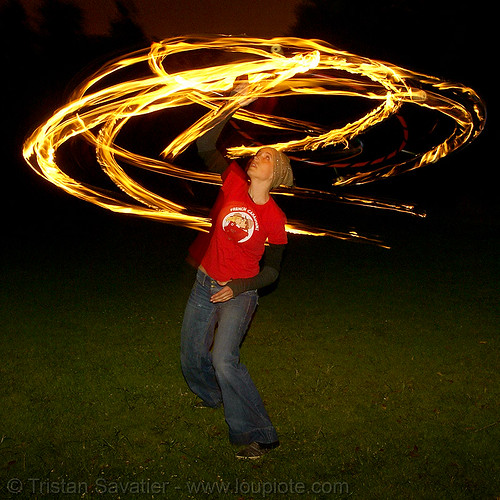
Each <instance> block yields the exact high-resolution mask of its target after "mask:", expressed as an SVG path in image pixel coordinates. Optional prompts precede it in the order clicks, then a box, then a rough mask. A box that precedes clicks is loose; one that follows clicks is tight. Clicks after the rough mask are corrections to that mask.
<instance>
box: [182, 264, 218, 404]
mask: <svg viewBox="0 0 500 500" xmlns="http://www.w3.org/2000/svg"><path fill="white" fill-rule="evenodd" d="M207 278H208V276H206V275H205V274H204V273H201V272H200V271H199V272H198V274H197V276H196V281H195V283H194V285H193V288H192V289H191V294H190V296H189V300H188V303H187V305H186V310H185V312H184V319H183V322H182V330H181V366H182V373H183V375H184V378H185V379H186V382H187V384H188V386H189V388H190V389H191V390H192V391H193V392H194V393H195V394H196V395H197V396H199V397H200V398H201V399H202V400H203V401H205V403H207V404H208V405H209V406H213V407H218V406H220V405H221V402H222V394H221V390H220V388H219V384H218V383H217V380H216V378H215V371H214V367H213V365H212V353H211V351H210V348H211V346H212V343H213V338H214V330H215V324H216V306H215V305H214V304H212V303H211V302H210V295H211V286H210V279H209V278H208V279H207Z"/></svg>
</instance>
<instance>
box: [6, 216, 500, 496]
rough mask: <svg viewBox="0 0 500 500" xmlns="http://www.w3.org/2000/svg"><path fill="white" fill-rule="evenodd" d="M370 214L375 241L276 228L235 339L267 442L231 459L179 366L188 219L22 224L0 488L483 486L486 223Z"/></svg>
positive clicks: (442, 490)
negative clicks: (260, 404) (261, 407)
mask: <svg viewBox="0 0 500 500" xmlns="http://www.w3.org/2000/svg"><path fill="white" fill-rule="evenodd" d="M96 221H98V222H96ZM35 227H37V228H36V229H35ZM384 229H385V234H386V236H387V237H388V240H389V242H390V243H391V245H392V248H391V249H390V250H387V249H383V248H379V247H376V246H371V245H361V244H353V243H346V242H342V241H339V240H334V239H326V238H307V237H297V236H291V237H290V243H289V248H288V250H287V254H286V257H285V262H284V264H283V270H282V274H281V277H280V281H279V284H278V286H277V287H276V288H275V289H274V290H273V291H272V292H271V293H266V294H263V296H262V297H261V298H260V305H259V308H258V311H257V313H256V315H255V318H254V320H253V322H252V325H251V328H250V331H249V334H248V335H247V338H246V340H245V342H244V344H243V348H242V357H243V361H244V362H245V363H246V364H247V366H248V367H249V370H250V372H251V374H252V376H253V378H254V380H255V382H256V384H257V386H258V387H259V389H260V391H261V394H262V396H263V398H264V400H265V403H266V407H267V409H268V411H269V413H270V415H271V418H272V420H273V423H274V424H275V426H276V428H277V430H278V432H279V434H280V440H281V446H280V448H278V449H276V450H274V451H273V452H272V453H270V454H269V455H267V456H265V457H264V458H263V459H261V460H259V461H257V462H254V461H252V462H246V461H238V460H236V459H235V458H234V453H235V449H234V448H233V447H232V446H231V445H230V444H229V442H228V440H227V428H226V424H225V422H224V416H223V413H222V411H221V410H208V409H205V410H203V409H202V410H200V409H195V408H193V403H194V402H195V401H196V399H195V397H194V396H193V395H192V394H191V393H190V392H189V391H188V389H187V387H186V385H185V383H184V380H183V378H182V374H181V372H180V366H179V360H178V351H179V331H180V324H181V321H182V313H183V309H184V304H185V301H186V299H187V296H188V294H189V290H190V287H191V284H192V280H193V277H194V271H193V270H192V269H190V268H189V267H188V266H187V265H186V264H185V263H184V260H183V259H184V256H185V253H186V250H187V247H188V245H189V242H190V240H191V239H192V238H193V237H194V233H193V232H191V231H189V230H186V229H182V228H176V227H172V226H166V225H161V224H158V223H152V222H145V221H140V220H133V219H127V218H123V217H120V216H116V215H112V214H103V213H102V212H101V211H99V210H98V209H89V210H87V211H86V210H83V211H82V215H81V217H80V218H78V217H76V218H73V219H70V218H64V217H60V218H57V217H56V218H55V219H54V221H53V223H50V224H49V223H47V222H45V223H43V224H42V225H41V226H36V225H35V224H32V223H27V224H26V226H22V227H20V228H19V229H18V230H17V231H16V234H15V237H13V238H12V239H11V240H10V241H9V242H8V243H6V244H5V245H4V248H3V257H2V282H3V283H2V288H1V291H0V305H1V317H0V335H1V336H0V359H1V360H2V361H1V365H0V374H1V381H2V391H1V394H0V398H1V400H0V497H1V498H23V497H26V498H27V497H31V498H33V497H37V498H43V497H46V498H57V497H59V498H71V497H74V498H82V497H83V498H87V497H89V496H94V495H95V496H96V497H99V496H104V497H105V498H175V499H177V498H178V499H183V498H235V499H251V498H254V499H257V498H318V499H320V498H337V497H338V498H348V497H352V498H360V499H367V498H368V499H372V498H373V499H378V498H381V499H383V498H405V499H407V498H408V499H412V498H415V499H420V498H424V499H426V498H429V499H438V498H453V499H460V498H484V499H495V498H498V497H500V471H499V456H500V446H499V442H500V412H499V384H498V382H499V374H498V367H499V365H500V363H499V361H500V360H499V352H500V351H499V345H498V341H499V339H498V333H499V329H498V324H499V315H498V313H499V308H498V279H499V275H500V273H499V266H498V264H499V261H498V231H496V229H495V228H492V227H491V226H489V225H471V224H468V223H465V222H464V223H463V224H458V223H457V224H453V225H450V224H446V223H444V222H442V221H441V222H436V221H434V222H433V221H432V220H425V219H424V220H421V219H419V220H415V219H408V220H406V219H405V221H404V222H401V221H400V220H399V219H398V222H397V224H395V225H394V226H392V225H391V224H390V220H389V221H387V220H386V221H384Z"/></svg>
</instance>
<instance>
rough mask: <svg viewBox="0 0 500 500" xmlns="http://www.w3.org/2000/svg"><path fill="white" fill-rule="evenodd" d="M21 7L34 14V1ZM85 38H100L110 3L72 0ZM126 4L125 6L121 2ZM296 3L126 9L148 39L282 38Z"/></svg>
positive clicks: (188, 0)
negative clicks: (210, 36)
mask: <svg viewBox="0 0 500 500" xmlns="http://www.w3.org/2000/svg"><path fill="white" fill-rule="evenodd" d="M21 3H22V4H23V5H24V6H25V7H26V8H27V9H28V10H29V11H30V13H32V14H34V13H35V11H36V6H37V5H39V4H40V2H39V1H38V0H22V1H21ZM72 3H74V4H75V5H78V6H80V7H81V8H82V9H83V12H84V14H85V27H86V31H87V32H88V33H89V34H104V33H106V31H107V28H108V27H109V21H110V20H112V19H113V18H114V17H116V15H117V11H116V6H115V2H114V0H74V1H73V2H72ZM125 3H126V2H125ZM298 3H300V0H252V1H248V0H141V1H137V2H135V3H134V4H133V5H132V4H131V5H130V9H131V11H132V12H134V10H135V16H134V20H135V21H136V22H137V23H138V24H139V25H140V26H141V27H142V28H143V30H144V31H145V33H146V35H148V36H149V37H152V38H167V37H171V36H177V35H186V34H195V33H196V34H202V33H206V34H208V33H210V34H219V33H220V34H227V35H240V34H244V33H245V34H246V35H248V36H257V37H264V38H267V37H273V36H283V35H285V34H286V33H287V30H288V28H289V27H290V26H291V24H293V22H294V20H295V6H296V5H297V4H298Z"/></svg>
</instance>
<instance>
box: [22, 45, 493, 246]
mask: <svg viewBox="0 0 500 500" xmlns="http://www.w3.org/2000/svg"><path fill="white" fill-rule="evenodd" d="M276 47H278V48H279V50H276ZM206 53H210V54H217V55H218V56H217V57H216V58H215V59H216V60H215V61H214V57H213V56H212V60H210V61H209V64H207V61H206V60H204V59H203V56H204V55H205V54H206ZM131 74H133V75H134V76H133V77H132V78H130V75H131ZM243 80H244V83H242V81H243ZM311 96H322V98H323V99H327V100H334V99H336V98H343V99H345V98H348V99H351V98H352V99H357V100H359V101H362V102H363V103H368V104H369V106H368V105H367V104H364V108H363V109H364V111H363V113H361V114H360V116H357V117H355V119H352V121H349V120H347V119H346V120H345V122H344V123H341V124H340V125H339V126H336V127H331V126H329V125H323V124H318V123H315V122H314V121H308V120H303V119H302V118H300V117H299V118H294V117H292V116H290V115H288V116H279V115H278V114H272V113H269V112H262V111H259V110H258V109H257V110H256V109H254V107H253V106H252V105H250V106H248V104H249V103H252V102H255V101H256V100H258V102H276V100H277V99H278V100H286V99H287V98H301V99H307V98H310V97H311ZM404 106H406V107H408V106H409V107H417V108H418V109H423V110H430V111H431V112H433V113H435V114H437V115H438V116H440V117H443V118H444V119H446V120H447V121H448V122H449V123H450V124H452V125H448V127H447V128H446V129H445V131H444V132H442V133H441V135H440V136H439V137H438V138H437V139H435V141H434V144H431V146H430V147H428V148H427V149H426V148H416V150H415V151H412V152H409V151H407V150H404V149H403V146H401V147H399V148H396V150H395V151H394V153H392V154H390V155H385V156H384V157H383V159H382V160H376V161H368V160H366V159H364V157H363V154H364V147H363V137H364V135H365V134H369V133H370V131H371V130H373V129H374V128H376V127H377V126H380V125H381V124H383V123H384V122H386V121H387V120H389V119H390V118H391V117H395V116H400V123H403V122H404V118H403V117H401V115H400V111H401V109H402V107H404ZM192 107H196V108H197V109H200V110H204V111H202V113H201V117H200V116H198V118H197V119H196V120H195V121H194V123H192V124H189V125H188V126H187V127H186V128H185V129H184V130H182V129H179V127H178V125H177V124H176V123H170V124H169V134H168V135H169V136H171V135H172V131H174V134H173V139H172V140H171V142H170V143H169V144H167V145H163V146H162V150H161V151H158V152H157V153H156V154H155V155H152V156H147V155H144V154H139V153H136V152H133V151H129V150H127V149H125V148H124V147H123V146H121V145H120V141H119V135H120V134H121V133H123V132H124V131H126V130H127V129H130V128H131V127H132V126H133V125H132V124H131V120H132V119H134V123H135V126H137V125H136V123H137V121H136V120H137V119H145V118H146V117H147V116H148V115H149V116H158V114H163V113H168V112H169V111H172V110H175V109H177V108H185V109H189V108H192ZM365 108H368V109H367V110H366V109H365ZM231 115H232V120H233V121H234V122H235V123H236V124H237V125H238V126H239V127H240V129H245V127H250V129H251V130H256V129H259V130H264V131H266V132H267V133H268V134H267V135H266V133H265V132H262V134H261V135H263V136H265V137H266V139H265V140H264V141H259V139H258V138H257V137H255V134H254V135H252V133H249V132H246V133H242V135H241V136H240V138H241V142H240V144H241V145H238V146H233V147H229V148H228V154H229V156H231V157H232V158H239V157H244V156H248V155H253V154H255V152H256V151H257V150H258V149H259V148H260V147H262V146H264V145H265V146H271V147H274V148H276V149H279V150H282V151H284V152H286V153H288V154H289V156H290V157H291V158H292V165H294V164H300V165H305V166H306V171H307V169H315V168H317V165H319V166H320V167H321V168H324V169H325V168H326V169H327V170H328V172H335V175H333V174H332V175H331V178H330V181H329V185H328V186H325V187H324V188H321V189H318V188H317V186H315V187H313V188H311V187H308V186H307V185H305V186H304V185H302V186H301V185H300V184H299V183H298V186H297V187H294V188H291V189H284V188H280V189H278V190H277V194H281V195H288V196H292V197H297V198H317V199H321V200H331V201H335V202H341V203H351V204H358V205H362V206H370V207H375V208H382V209H389V210H398V211H402V212H407V213H413V214H418V213H417V211H416V210H415V208H414V207H412V206H411V205H406V204H397V203H391V202H387V201H381V200H376V199H371V198H363V197H359V196H354V195H346V194H343V193H341V191H340V190H339V189H338V188H340V187H343V186H348V185H355V184H361V183H367V182H372V181H374V180H377V179H381V178H385V177H389V176H393V175H396V174H399V173H402V172H405V171H408V170H412V169H415V168H419V167H421V166H422V165H425V164H428V163H430V162H435V161H437V160H438V159H439V158H442V157H443V156H445V155H447V154H449V153H450V152H452V151H454V150H457V149H459V148H460V147H462V146H464V145H466V144H467V143H469V142H470V141H472V140H473V139H474V138H475V137H477V135H478V134H479V133H480V132H481V130H482V129H483V127H484V123H485V108H484V105H483V103H482V101H481V99H480V98H479V97H478V96H477V94H476V93H475V92H474V91H473V90H472V89H470V88H467V87H465V86H463V85H461V84H456V83H450V82H444V81H441V80H439V79H437V78H434V77H430V76H426V75H421V74H417V73H414V72H411V71H409V70H406V69H403V68H400V67H397V66H394V65H392V64H389V63H383V62H380V61H374V60H370V59H367V58H364V57H360V56H357V55H354V54H350V53H347V52H343V51H339V50H336V49H334V48H332V47H330V46H328V45H326V44H324V43H322V42H319V41H312V40H301V39H296V38H275V39H272V40H264V39H253V38H234V37H220V38H200V37H198V38H188V37H184V38H175V39H169V40H164V41H162V42H160V43H153V45H152V46H151V47H150V48H149V49H144V50H142V51H138V52H135V53H132V54H129V55H127V56H124V57H122V58H119V59H117V60H114V61H111V62H109V63H108V64H106V65H104V66H103V67H102V68H101V69H100V70H99V71H98V72H97V73H96V74H95V75H93V76H92V77H91V78H89V79H88V80H87V81H85V82H83V83H82V85H80V87H79V88H77V89H76V90H75V91H74V93H73V94H72V96H71V97H70V99H69V101H68V102H67V103H66V105H65V106H63V107H61V108H60V109H59V110H57V111H56V112H55V113H54V114H53V116H52V117H51V118H50V119H48V120H47V121H46V122H45V123H44V124H42V125H40V126H39V127H38V128H37V129H36V130H35V131H34V132H33V134H32V135H31V136H30V137H29V139H28V140H27V141H26V142H25V145H24V150H23V154H24V157H25V159H26V161H27V162H28V163H29V165H30V166H31V167H32V168H33V170H35V172H37V173H38V174H39V175H41V176H42V177H44V178H45V179H47V180H48V181H50V182H52V183H53V184H55V185H56V186H58V187H59V188H61V189H63V190H64V191H66V192H67V193H69V194H71V195H73V196H76V197H78V198H81V199H83V200H85V201H88V202H91V203H94V204H96V205H99V206H101V207H103V208H106V209H108V210H112V211H115V212H121V213H127V214H133V215H136V216H141V217H148V218H152V219H156V220H161V221H165V222H168V223H171V224H177V225H183V226H186V227H190V228H193V229H197V230H206V229H207V228H208V227H209V226H210V220H209V219H208V218H207V217H205V216H200V215H196V214H193V213H192V210H191V209H190V207H188V206H184V204H183V203H181V202H180V201H179V200H178V201H174V200H172V199H169V198H168V197H166V196H163V195H160V194H157V193H155V192H153V191H152V190H150V189H147V188H146V187H145V186H144V185H143V183H141V182H140V181H138V180H137V179H134V178H133V177H132V176H131V174H130V171H134V169H138V170H144V171H150V172H154V173H157V174H163V175H166V176H169V177H170V178H176V179H180V180H182V181H183V182H186V183H191V182H199V183H205V184H219V183H220V178H219V176H218V175H216V174H214V173H211V172H204V171H196V170H193V169H189V168H183V167H181V166H180V165H181V163H182V162H180V161H179V159H180V158H181V157H182V154H183V153H184V152H185V151H186V150H188V148H189V147H190V146H191V145H192V144H193V143H194V141H195V140H196V139H197V137H199V136H201V135H202V134H204V133H205V132H207V131H208V130H210V129H212V128H213V127H214V126H216V125H217V124H219V123H221V122H222V121H223V120H225V119H226V118H228V117H229V116H231ZM176 126H177V128H176ZM252 127H253V129H252ZM243 132H244V130H243ZM280 134H281V136H280ZM245 137H246V139H248V140H243V139H244V138H245ZM276 137H278V139H281V140H278V141H276V142H273V138H276ZM268 138H269V139H268ZM76 139H78V140H81V141H84V142H85V144H87V145H88V146H89V147H90V148H92V150H93V151H95V154H96V157H97V160H98V163H99V164H100V166H101V168H102V170H103V171H104V172H105V173H106V175H107V177H108V178H109V179H110V180H111V181H112V183H113V184H114V185H116V186H118V187H119V188H120V190H121V193H120V191H118V190H108V189H104V188H102V187H97V186H94V185H93V184H92V183H88V182H84V181H81V180H78V179H77V178H76V176H75V175H74V174H70V173H69V172H71V171H72V170H71V168H70V167H69V168H68V164H67V161H64V160H63V159H61V155H60V151H61V149H62V148H63V146H64V145H65V144H68V143H71V142H72V141H75V140H76ZM245 142H246V143H247V144H244V143H245ZM263 142H266V143H265V144H264V143H263ZM406 142H407V138H406V136H405V140H404V144H406ZM242 143H243V144H242ZM315 155H319V158H315ZM352 157H357V160H359V161H356V162H355V163H348V162H346V158H347V159H350V158H352ZM339 171H341V174H338V172H339ZM306 184H307V183H306ZM287 230H288V231H289V232H291V233H295V234H309V235H318V236H324V235H329V236H334V237H338V238H345V239H356V240H363V239H366V238H364V237H363V236H361V235H359V234H357V233H356V232H354V231H348V232H345V233H340V232H336V231H331V230H325V229H321V228H315V227H312V226H310V225H308V224H305V223H303V222H291V221H290V223H289V225H288V227H287ZM368 240H370V239H369V238H368Z"/></svg>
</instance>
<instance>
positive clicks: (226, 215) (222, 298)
mask: <svg viewBox="0 0 500 500" xmlns="http://www.w3.org/2000/svg"><path fill="white" fill-rule="evenodd" d="M220 128H221V127H220ZM219 132H220V130H217V129H215V130H213V131H212V132H211V133H208V134H206V135H205V136H203V138H201V139H200V140H199V141H198V150H199V153H200V155H201V156H202V157H203V158H204V159H205V161H206V162H209V161H212V168H211V169H212V170H214V167H213V160H214V158H215V159H216V161H215V165H218V167H216V168H215V169H217V170H222V168H221V166H223V167H227V168H225V170H224V171H223V173H222V180H223V185H222V188H221V191H220V193H219V197H218V199H217V201H216V203H215V205H214V208H213V209H212V213H211V215H212V231H211V233H210V235H209V237H208V238H207V237H206V236H204V235H200V236H199V237H198V238H197V240H195V242H194V244H193V245H192V246H191V248H190V254H191V259H192V260H194V261H195V262H197V263H198V264H199V265H198V271H197V275H196V281H195V284H194V285H193V288H192V291H191V295H190V297H189V300H188V303H187V306H186V311H185V314H184V321H183V325H182V332H181V363H182V371H183V374H184V377H185V379H186V381H187V383H188V385H189V387H190V389H191V390H192V391H193V392H194V393H195V394H197V395H198V396H199V397H200V398H201V401H200V403H198V405H197V406H198V407H203V406H205V407H212V408H217V407H219V406H221V405H223V407H224V415H225V419H226V422H227V424H228V426H229V439H230V441H231V442H232V443H233V444H236V445H245V446H244V448H243V449H242V450H241V451H240V452H239V453H237V455H236V456H237V457H238V458H250V459H251V458H259V457H261V456H262V455H263V454H265V453H267V452H268V451H269V450H271V449H273V448H275V447H276V446H278V445H279V441H278V435H277V433H276V430H275V428H274V427H273V425H272V423H271V421H270V419H269V416H268V414H267V412H266V410H265V408H264V405H263V402H262V399H261V397H260V395H259V393H258V391H257V389H256V387H255V385H254V383H253V381H252V379H251V378H250V375H249V373H248V370H247V369H246V367H245V366H244V365H243V364H242V363H240V356H239V348H240V344H241V342H242V340H243V337H244V336H245V333H246V331H247V329H248V326H249V324H250V320H251V318H252V315H253V313H254V311H255V308H256V307H257V299H258V296H257V289H258V288H261V287H264V286H267V285H269V284H271V283H273V282H274V281H275V280H276V279H277V277H278V274H279V270H280V264H281V258H282V255H283V250H284V248H285V245H286V243H287V236H286V232H285V215H284V214H283V212H282V211H281V210H280V208H279V207H278V205H277V204H276V203H275V201H274V200H273V198H272V197H271V195H270V191H271V190H272V189H273V188H276V187H278V186H279V185H282V184H283V185H287V186H291V185H292V184H293V175H292V170H291V168H290V162H289V160H288V158H287V157H286V156H285V155H284V154H283V153H281V152H279V151H277V150H275V149H273V148H268V147H266V148H262V149H261V150H260V151H259V152H258V153H257V154H256V156H255V157H254V158H253V159H252V160H251V162H250V163H249V165H248V168H247V171H246V173H245V172H244V171H243V170H242V169H241V168H240V167H239V166H238V164H237V163H236V162H232V163H231V164H230V165H229V166H227V163H226V162H225V160H224V161H221V160H222V158H221V155H220V154H219V153H218V152H217V151H216V149H215V141H216V138H217V135H218V133H219ZM217 160H218V161H217ZM261 261H262V263H261ZM216 327H217V330H216Z"/></svg>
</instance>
